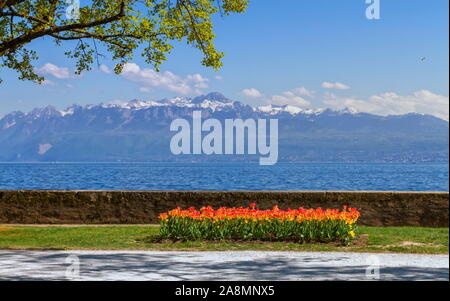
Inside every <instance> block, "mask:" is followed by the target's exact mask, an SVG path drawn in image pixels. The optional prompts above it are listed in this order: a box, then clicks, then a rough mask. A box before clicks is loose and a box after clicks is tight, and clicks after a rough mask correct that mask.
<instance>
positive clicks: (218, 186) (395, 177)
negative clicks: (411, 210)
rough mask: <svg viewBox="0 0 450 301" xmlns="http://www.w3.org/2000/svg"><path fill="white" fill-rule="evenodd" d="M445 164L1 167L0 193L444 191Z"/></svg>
mask: <svg viewBox="0 0 450 301" xmlns="http://www.w3.org/2000/svg"><path fill="white" fill-rule="evenodd" d="M448 172H449V165H448V163H420V164H406V163H405V164H401V163H399V164H393V163H278V164H277V165H275V166H260V165H258V164H250V163H248V164H246V163H204V164H200V163H0V189H56V190H227V191H230V190H357V191H361V190H393V191H448V190H449V187H448V185H449V174H448Z"/></svg>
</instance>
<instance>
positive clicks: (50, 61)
mask: <svg viewBox="0 0 450 301" xmlns="http://www.w3.org/2000/svg"><path fill="white" fill-rule="evenodd" d="M371 1H375V0H371ZM379 1H380V18H379V19H368V18H367V16H366V9H367V7H368V6H369V4H367V3H366V0H338V1H331V0H283V1H278V0H251V1H250V6H249V8H248V10H247V12H246V13H244V14H240V15H231V16H226V17H219V16H218V17H216V18H215V32H216V34H217V38H216V40H215V44H216V47H217V48H218V50H219V51H223V52H224V53H225V58H224V60H223V63H224V66H223V67H222V68H221V69H220V70H219V71H218V72H215V71H213V70H212V69H210V68H206V67H204V66H202V65H201V63H200V61H201V53H200V52H199V51H198V50H196V49H193V48H190V47H189V46H186V45H185V44H183V43H179V42H177V43H174V45H175V49H174V50H173V51H172V53H171V54H170V55H169V60H168V61H167V62H165V63H164V64H163V65H162V66H161V72H160V73H156V72H155V71H154V69H153V67H152V66H150V65H147V64H146V63H145V61H144V60H143V59H142V58H141V57H140V55H136V57H135V59H134V60H133V61H131V62H130V63H129V64H128V65H126V66H125V68H124V71H123V72H122V74H120V75H116V74H114V73H112V72H111V70H112V69H113V68H114V62H113V61H111V60H109V59H108V58H101V60H100V63H101V67H100V68H98V67H97V66H95V67H94V69H93V70H92V71H90V72H85V73H83V74H82V75H81V76H75V75H74V74H73V71H74V65H75V62H74V61H72V60H70V59H68V58H66V57H65V56H64V51H66V50H67V48H66V47H65V46H61V47H55V46H54V44H53V43H52V42H51V40H49V39H48V38H47V39H40V40H36V41H34V42H32V44H31V47H32V48H33V49H35V50H36V51H37V52H38V55H39V60H38V61H37V62H36V70H37V71H38V72H39V73H40V74H42V75H44V76H45V77H46V82H45V83H44V84H43V85H38V84H36V83H34V82H29V81H28V82H27V81H20V80H18V79H17V74H16V73H15V72H13V71H10V70H8V69H0V77H1V78H2V79H3V83H1V84H0V117H1V116H3V115H5V114H7V113H9V112H11V111H16V110H20V111H24V112H27V111H30V110H32V109H33V108H35V107H42V106H45V105H53V106H55V107H57V108H58V109H64V108H66V107H68V106H70V105H72V104H75V103H76V104H81V105H86V104H97V103H101V102H103V103H109V102H117V101H130V100H133V99H140V100H158V99H162V98H165V97H174V96H188V97H194V96H197V95H199V94H205V93H208V92H212V91H217V92H221V93H223V94H224V95H225V96H227V97H228V98H231V99H233V100H238V101H241V102H243V103H246V104H249V105H252V106H264V105H269V104H272V105H293V106H298V107H301V108H305V109H306V108H332V109H344V108H346V107H348V108H352V109H354V110H357V111H360V112H369V113H373V114H379V115H392V114H405V113H410V112H416V113H421V114H432V115H434V116H437V117H439V118H443V119H446V120H448V115H449V108H448V104H449V97H448V95H449V85H448V81H449V56H448V55H449V39H448V35H449V32H448V24H449V23H448V22H449V19H448V9H449V8H448V5H449V2H448V1H447V0H433V1H425V0H379ZM81 6H83V0H81Z"/></svg>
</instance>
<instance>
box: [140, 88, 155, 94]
mask: <svg viewBox="0 0 450 301" xmlns="http://www.w3.org/2000/svg"><path fill="white" fill-rule="evenodd" d="M139 91H140V92H142V93H150V92H152V89H150V88H147V87H140V88H139Z"/></svg>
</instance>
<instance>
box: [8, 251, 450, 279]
mask: <svg viewBox="0 0 450 301" xmlns="http://www.w3.org/2000/svg"><path fill="white" fill-rule="evenodd" d="M78 262H79V265H78ZM378 264H379V267H380V268H379V270H378V269H377V266H378ZM371 265H373V267H372V268H370V267H369V266H371ZM78 267H79V272H78ZM377 271H379V279H381V280H448V279H449V256H448V255H409V254H361V253H315V252H314V253H294V252H146V251H71V252H64V251H0V280H68V279H69V280H176V281H178V280H294V281H295V280H370V279H371V278H373V277H375V278H377V277H376V275H377ZM367 272H370V273H368V274H369V277H368V276H367V275H366V273H367ZM374 275H375V276H374Z"/></svg>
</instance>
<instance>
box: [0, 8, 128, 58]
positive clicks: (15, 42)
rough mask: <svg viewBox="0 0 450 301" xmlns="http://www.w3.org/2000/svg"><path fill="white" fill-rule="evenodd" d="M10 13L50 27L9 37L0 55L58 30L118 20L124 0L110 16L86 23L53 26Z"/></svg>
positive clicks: (31, 17)
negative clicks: (115, 12)
mask: <svg viewBox="0 0 450 301" xmlns="http://www.w3.org/2000/svg"><path fill="white" fill-rule="evenodd" d="M0 1H1V0H0ZM11 13H12V14H14V15H16V16H20V17H22V18H26V19H29V20H33V21H36V22H40V23H42V24H47V25H49V26H50V28H48V29H44V30H40V31H35V32H33V31H31V32H28V33H25V34H23V35H21V36H20V37H17V38H15V39H10V40H9V41H7V42H4V43H3V44H1V45H0V56H3V55H4V54H5V53H6V52H8V51H11V50H14V49H16V48H17V47H19V46H21V45H23V44H25V43H28V42H30V41H32V40H34V39H36V38H40V37H43V36H46V35H51V34H57V33H60V32H64V31H70V30H76V29H84V28H90V27H95V26H98V25H103V24H108V23H111V22H114V21H117V20H120V19H121V18H122V17H124V16H125V1H122V2H121V3H120V10H119V12H118V13H117V14H116V15H114V16H111V17H108V18H105V19H101V20H96V21H92V22H88V23H74V24H68V25H64V26H53V25H51V24H48V23H47V22H45V20H42V19H39V18H37V17H33V16H27V15H22V14H18V13H17V12H14V11H11Z"/></svg>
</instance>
